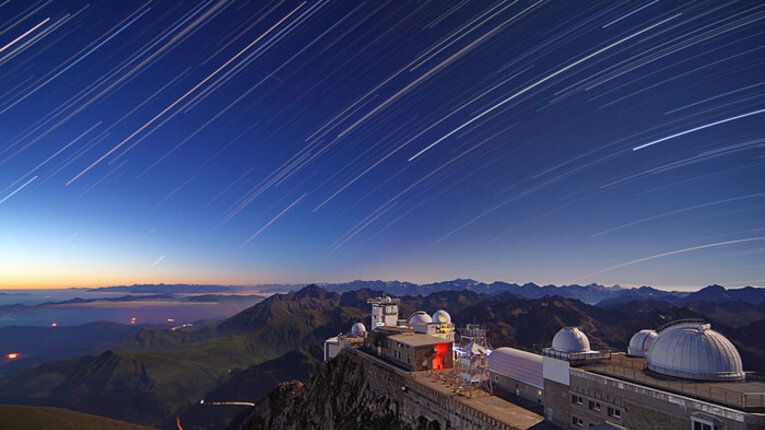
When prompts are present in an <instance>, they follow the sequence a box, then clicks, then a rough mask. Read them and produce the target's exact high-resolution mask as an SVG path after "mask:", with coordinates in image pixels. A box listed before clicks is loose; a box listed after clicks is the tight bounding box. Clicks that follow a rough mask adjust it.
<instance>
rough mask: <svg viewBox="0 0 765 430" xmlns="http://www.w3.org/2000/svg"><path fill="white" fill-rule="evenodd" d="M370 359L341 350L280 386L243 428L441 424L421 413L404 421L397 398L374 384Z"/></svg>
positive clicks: (346, 429) (425, 429) (334, 429)
mask: <svg viewBox="0 0 765 430" xmlns="http://www.w3.org/2000/svg"><path fill="white" fill-rule="evenodd" d="M370 366H371V364H370V363H368V362H365V361H360V360H355V359H353V357H351V356H349V355H348V354H340V355H339V356H338V357H337V358H335V359H334V360H330V361H329V362H325V363H324V364H322V366H321V368H320V369H319V371H318V372H317V373H316V374H315V375H314V376H313V377H312V378H311V380H310V381H309V382H308V383H306V384H302V383H300V382H297V381H293V382H285V383H282V384H280V385H279V386H278V387H276V388H275V389H274V390H273V391H271V393H269V395H268V396H267V398H266V399H264V400H263V401H262V402H260V403H259V404H258V406H257V407H256V408H255V411H254V412H253V413H252V414H251V415H250V416H249V417H248V418H247V419H246V420H245V421H244V423H243V424H242V426H241V427H240V430H265V429H272V430H293V429H294V430H298V429H307V428H311V429H325V430H350V429H362V428H363V429H376V430H383V429H401V430H405V429H406V430H410V429H411V430H432V429H437V428H438V425H437V424H435V423H433V422H430V421H428V420H427V419H426V418H424V417H420V418H419V419H418V420H417V421H416V423H417V424H416V425H415V426H412V425H410V424H406V423H404V422H403V421H401V420H400V419H399V417H398V414H397V410H396V408H397V403H396V399H393V398H392V396H390V395H387V394H386V395H380V394H378V393H379V392H378V390H374V389H370V388H371V387H370V384H371V383H373V382H372V380H371V379H370V378H369V377H368V374H369V370H370V369H369V367H370Z"/></svg>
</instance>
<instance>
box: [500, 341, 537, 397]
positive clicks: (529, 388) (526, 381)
mask: <svg viewBox="0 0 765 430" xmlns="http://www.w3.org/2000/svg"><path fill="white" fill-rule="evenodd" d="M489 375H490V377H491V380H492V385H493V387H494V390H495V392H496V393H497V394H499V395H503V394H504V395H507V394H512V395H515V396H518V397H522V398H524V399H526V400H530V401H532V402H535V403H542V395H543V393H544V378H543V377H542V356H541V355H539V354H534V353H532V352H528V351H523V350H520V349H515V348H508V347H502V348H497V349H495V350H494V351H492V353H491V355H489Z"/></svg>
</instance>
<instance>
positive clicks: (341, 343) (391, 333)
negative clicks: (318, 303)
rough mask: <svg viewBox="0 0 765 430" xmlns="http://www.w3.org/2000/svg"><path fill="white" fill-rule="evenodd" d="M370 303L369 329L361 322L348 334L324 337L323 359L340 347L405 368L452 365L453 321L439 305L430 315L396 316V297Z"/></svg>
mask: <svg viewBox="0 0 765 430" xmlns="http://www.w3.org/2000/svg"><path fill="white" fill-rule="evenodd" d="M367 303H369V304H370V305H371V308H372V309H371V320H370V322H371V328H372V329H371V331H370V332H367V329H366V327H365V326H364V324H363V323H361V322H356V323H354V324H353V326H352V327H351V331H350V334H342V333H341V334H339V335H337V336H335V337H331V338H329V339H327V340H325V341H324V360H329V359H331V358H334V357H335V356H337V354H338V353H339V352H340V351H341V350H342V349H343V348H355V349H364V350H365V351H367V352H369V353H372V354H374V355H376V356H378V357H381V358H383V359H385V360H387V361H389V362H391V363H394V364H395V365H397V366H398V367H400V368H402V369H405V370H408V371H422V370H441V369H448V368H451V367H453V365H454V324H452V319H451V316H450V315H449V313H448V312H446V311H445V310H443V309H440V310H437V311H436V312H435V313H434V314H433V316H431V315H428V313H427V312H425V311H417V312H414V313H412V314H411V315H410V316H409V318H408V319H399V308H398V307H399V304H400V299H396V298H391V297H377V298H372V299H368V300H367Z"/></svg>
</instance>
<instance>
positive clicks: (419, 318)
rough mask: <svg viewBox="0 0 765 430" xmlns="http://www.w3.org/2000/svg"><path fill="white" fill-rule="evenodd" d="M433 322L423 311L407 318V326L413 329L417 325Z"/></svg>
mask: <svg viewBox="0 0 765 430" xmlns="http://www.w3.org/2000/svg"><path fill="white" fill-rule="evenodd" d="M432 322H433V318H431V317H430V315H428V314H426V313H425V311H417V312H415V313H413V314H412V316H410V317H409V326H410V327H414V326H416V325H417V324H430V323H432Z"/></svg>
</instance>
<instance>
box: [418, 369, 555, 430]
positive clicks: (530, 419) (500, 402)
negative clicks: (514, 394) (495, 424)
mask: <svg viewBox="0 0 765 430" xmlns="http://www.w3.org/2000/svg"><path fill="white" fill-rule="evenodd" d="M410 375H411V376H412V378H413V379H414V380H415V381H417V382H419V383H421V384H423V385H426V386H428V387H430V388H432V389H434V390H436V391H438V392H440V393H441V394H444V395H446V396H449V397H451V398H452V399H454V400H455V401H458V402H460V403H464V404H465V405H468V406H470V407H472V408H473V409H476V410H478V411H480V412H483V413H485V414H487V415H489V416H491V417H493V418H494V419H496V420H498V421H501V422H502V423H504V424H506V425H508V426H510V427H511V428H514V429H519V430H532V429H533V430H559V427H557V426H555V425H553V424H552V423H550V422H548V421H545V419H544V417H543V416H541V415H539V414H537V413H534V412H532V411H530V410H528V409H525V408H522V407H521V406H518V405H516V404H514V403H511V402H508V401H507V400H504V399H502V398H500V397H497V396H494V395H491V394H489V393H487V392H485V391H477V394H476V396H475V397H473V398H467V397H464V396H461V395H459V394H455V392H454V389H455V387H454V386H453V385H452V384H451V381H453V377H446V378H444V380H443V381H442V380H441V379H442V378H439V377H438V376H437V375H434V374H433V373H432V372H428V371H423V372H410Z"/></svg>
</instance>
